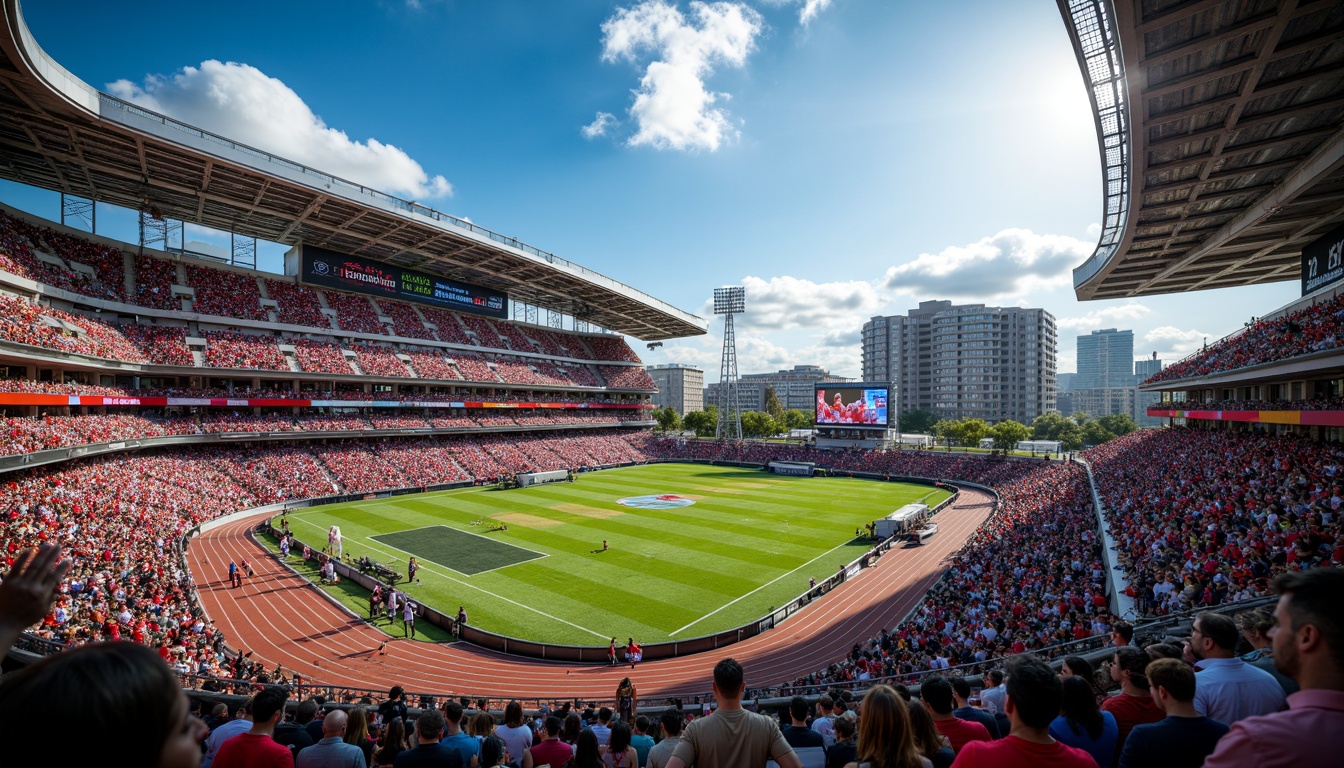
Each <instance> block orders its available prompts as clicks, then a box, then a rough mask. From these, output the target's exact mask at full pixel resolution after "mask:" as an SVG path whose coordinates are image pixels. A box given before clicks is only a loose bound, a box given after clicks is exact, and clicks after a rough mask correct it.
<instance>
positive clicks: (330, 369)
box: [285, 339, 355, 376]
mask: <svg viewBox="0 0 1344 768" xmlns="http://www.w3.org/2000/svg"><path fill="white" fill-rule="evenodd" d="M285 341H286V343H289V344H293V345H294V357H295V359H296V360H298V361H299V367H300V368H302V369H303V370H305V371H308V372H309V373H331V374H337V375H347V376H348V375H350V374H353V373H354V372H355V370H354V369H353V368H351V367H350V362H349V361H348V360H346V358H345V354H344V353H342V352H341V348H340V347H339V346H337V345H336V343H335V342H332V341H317V340H316V339H286V340H285Z"/></svg>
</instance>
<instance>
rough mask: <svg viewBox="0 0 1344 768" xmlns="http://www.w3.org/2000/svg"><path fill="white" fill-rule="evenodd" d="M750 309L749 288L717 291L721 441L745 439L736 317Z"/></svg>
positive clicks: (716, 433) (717, 429) (716, 431)
mask: <svg viewBox="0 0 1344 768" xmlns="http://www.w3.org/2000/svg"><path fill="white" fill-rule="evenodd" d="M746 310H747V289H746V288H744V287H742V286H737V287H732V288H715V289H714V314H716V315H723V357H722V358H721V360H720V363H719V421H718V424H716V425H715V427H714V436H715V437H716V438H718V439H720V440H741V439H742V407H741V400H740V398H739V397H738V380H737V339H736V336H735V335H734V333H733V315H734V314H736V313H739V312H745V311H746Z"/></svg>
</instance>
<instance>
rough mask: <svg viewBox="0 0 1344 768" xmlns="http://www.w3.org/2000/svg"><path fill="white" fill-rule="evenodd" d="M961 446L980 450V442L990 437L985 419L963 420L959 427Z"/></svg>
mask: <svg viewBox="0 0 1344 768" xmlns="http://www.w3.org/2000/svg"><path fill="white" fill-rule="evenodd" d="M958 432H959V433H960V435H959V436H960V439H961V444H962V445H966V446H970V447H972V448H978V447H979V446H980V441H981V440H983V439H985V438H986V437H989V433H990V429H989V425H988V424H986V423H985V420H984V419H962V421H961V424H960V425H959V429H958Z"/></svg>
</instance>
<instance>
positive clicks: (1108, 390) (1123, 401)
mask: <svg viewBox="0 0 1344 768" xmlns="http://www.w3.org/2000/svg"><path fill="white" fill-rule="evenodd" d="M1138 392H1139V390H1138V387H1134V386H1128V387H1093V388H1091V389H1075V390H1073V392H1072V393H1071V394H1072V395H1073V409H1072V410H1071V411H1070V415H1072V414H1074V413H1086V414H1087V415H1088V416H1091V417H1093V418H1096V417H1098V416H1108V415H1110V414H1113V413H1126V414H1129V415H1130V416H1131V417H1133V415H1134V400H1135V397H1136V396H1137V395H1138Z"/></svg>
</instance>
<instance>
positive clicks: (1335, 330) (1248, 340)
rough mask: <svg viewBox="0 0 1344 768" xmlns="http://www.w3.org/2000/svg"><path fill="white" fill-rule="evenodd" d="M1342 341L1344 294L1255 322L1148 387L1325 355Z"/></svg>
mask: <svg viewBox="0 0 1344 768" xmlns="http://www.w3.org/2000/svg"><path fill="white" fill-rule="evenodd" d="M1342 337H1344V294H1339V295H1337V296H1335V297H1334V298H1331V299H1329V300H1325V301H1320V302H1317V303H1315V304H1312V305H1311V306H1309V307H1305V308H1303V309H1299V310H1297V311H1295V312H1290V313H1288V314H1286V315H1283V316H1282V317H1277V318H1275V319H1273V320H1256V321H1254V322H1253V323H1251V324H1250V325H1249V326H1247V328H1246V330H1244V331H1242V332H1241V333H1238V334H1236V335H1233V336H1228V337H1227V338H1225V339H1222V340H1220V341H1218V342H1216V343H1214V344H1212V345H1210V346H1208V347H1206V348H1205V349H1202V350H1200V351H1199V352H1197V353H1196V354H1194V355H1191V356H1190V357H1187V358H1186V359H1184V360H1181V361H1179V362H1177V363H1175V364H1174V365H1170V366H1167V367H1166V368H1163V369H1162V370H1161V371H1159V372H1158V373H1156V374H1154V375H1153V376H1151V377H1149V378H1148V380H1147V382H1146V383H1154V382H1159V381H1175V380H1177V379H1187V378H1191V377H1195V376H1208V375H1210V374H1213V373H1223V372H1226V371H1232V370H1236V369H1238V368H1245V367H1247V366H1251V365H1261V364H1263V363H1273V362H1278V361H1279V360H1288V359H1290V358H1294V357H1299V356H1301V355H1309V354H1312V353H1314V352H1323V351H1325V350H1329V349H1335V348H1337V347H1338V346H1339V345H1340V339H1341V338H1342Z"/></svg>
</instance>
